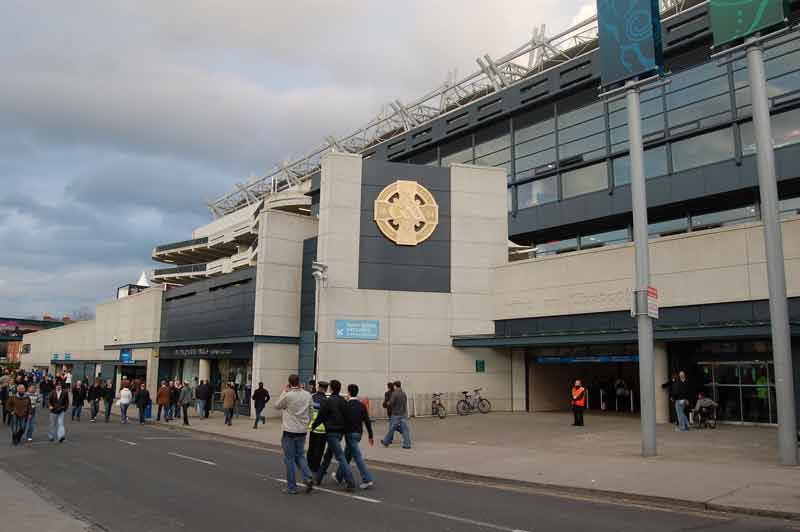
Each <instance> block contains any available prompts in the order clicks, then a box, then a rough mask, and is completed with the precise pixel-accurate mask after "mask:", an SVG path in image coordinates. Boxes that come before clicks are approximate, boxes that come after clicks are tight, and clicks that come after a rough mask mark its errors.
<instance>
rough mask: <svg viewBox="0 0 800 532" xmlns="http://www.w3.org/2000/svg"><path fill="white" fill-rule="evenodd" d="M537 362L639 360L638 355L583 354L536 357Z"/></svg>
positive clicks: (589, 362)
mask: <svg viewBox="0 0 800 532" xmlns="http://www.w3.org/2000/svg"><path fill="white" fill-rule="evenodd" d="M536 362H538V363H539V364H612V363H615V362H639V356H638V355H585V356H577V357H554V356H549V357H536Z"/></svg>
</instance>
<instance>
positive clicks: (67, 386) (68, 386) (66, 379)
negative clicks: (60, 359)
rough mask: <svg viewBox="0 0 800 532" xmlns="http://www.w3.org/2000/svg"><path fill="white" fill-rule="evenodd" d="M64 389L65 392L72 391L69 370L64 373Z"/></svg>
mask: <svg viewBox="0 0 800 532" xmlns="http://www.w3.org/2000/svg"><path fill="white" fill-rule="evenodd" d="M64 389H66V390H67V391H69V390H70V389H72V371H71V370H67V371H66V373H64Z"/></svg>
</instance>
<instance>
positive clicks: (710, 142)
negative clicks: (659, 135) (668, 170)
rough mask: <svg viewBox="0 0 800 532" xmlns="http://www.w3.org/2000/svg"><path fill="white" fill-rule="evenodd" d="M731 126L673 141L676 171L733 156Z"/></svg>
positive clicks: (673, 163) (673, 164) (674, 168)
mask: <svg viewBox="0 0 800 532" xmlns="http://www.w3.org/2000/svg"><path fill="white" fill-rule="evenodd" d="M733 148H734V146H733V132H732V130H731V128H729V127H728V128H725V129H720V130H718V131H712V132H711V133H706V134H705V135H698V136H696V137H690V138H687V139H684V140H679V141H677V142H673V143H672V167H673V170H674V171H675V172H681V171H683V170H688V169H689V168H695V167H698V166H703V165H705V164H711V163H716V162H719V161H726V160H728V159H732V158H733Z"/></svg>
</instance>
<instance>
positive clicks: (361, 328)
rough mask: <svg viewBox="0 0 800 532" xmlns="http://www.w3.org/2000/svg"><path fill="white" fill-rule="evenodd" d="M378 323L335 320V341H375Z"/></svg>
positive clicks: (375, 321)
mask: <svg viewBox="0 0 800 532" xmlns="http://www.w3.org/2000/svg"><path fill="white" fill-rule="evenodd" d="M380 323H381V322H380V321H378V320H336V339H337V340H377V339H378V336H379V334H380Z"/></svg>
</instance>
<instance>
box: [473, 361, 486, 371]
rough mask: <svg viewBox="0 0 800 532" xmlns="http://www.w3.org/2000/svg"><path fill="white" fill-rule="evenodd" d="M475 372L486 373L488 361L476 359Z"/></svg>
mask: <svg viewBox="0 0 800 532" xmlns="http://www.w3.org/2000/svg"><path fill="white" fill-rule="evenodd" d="M475 373H486V361H485V360H476V361H475Z"/></svg>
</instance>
